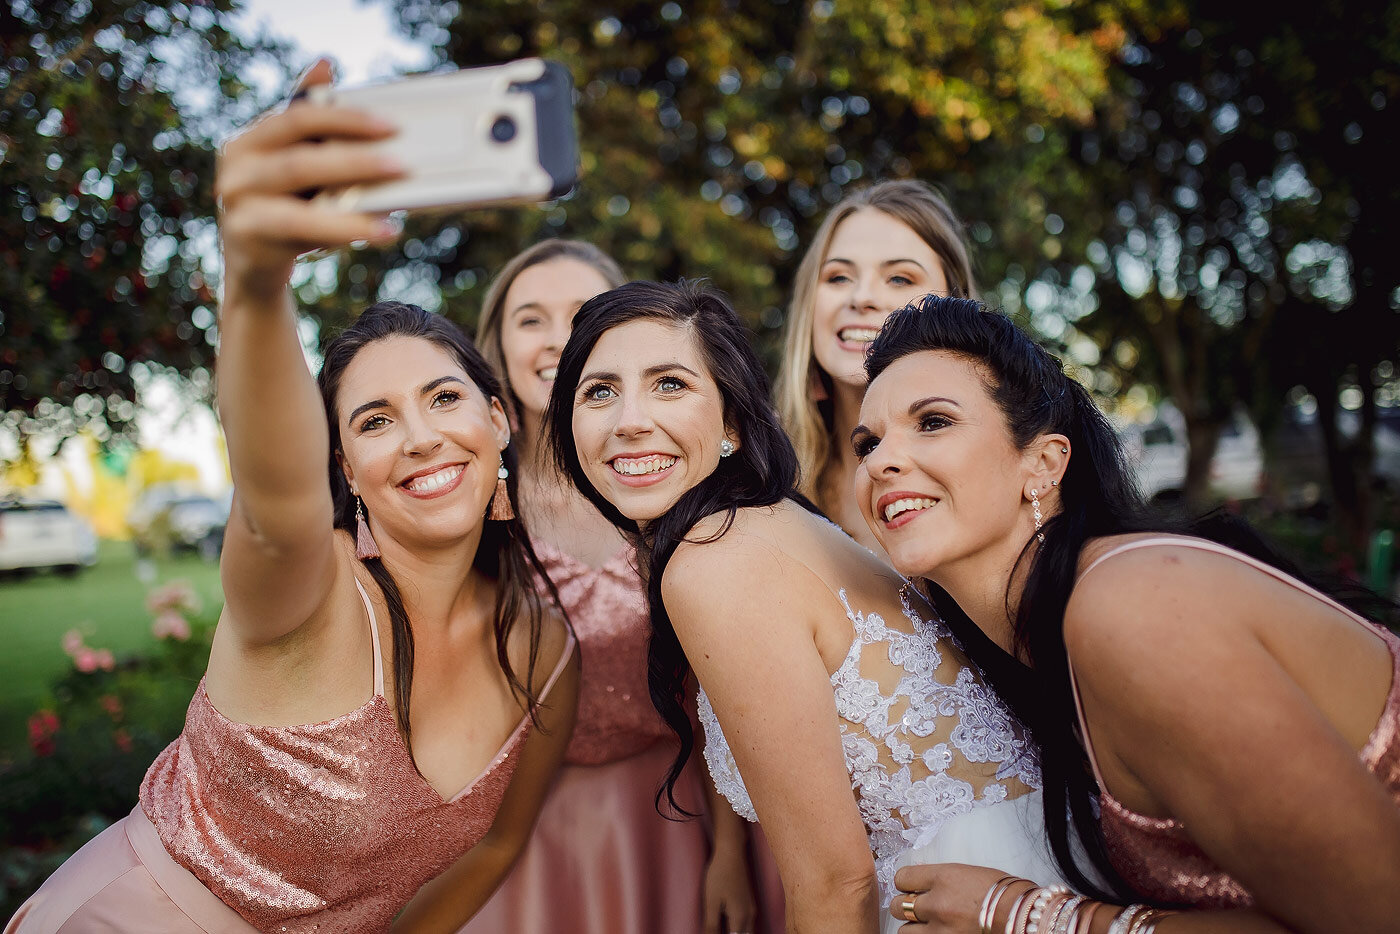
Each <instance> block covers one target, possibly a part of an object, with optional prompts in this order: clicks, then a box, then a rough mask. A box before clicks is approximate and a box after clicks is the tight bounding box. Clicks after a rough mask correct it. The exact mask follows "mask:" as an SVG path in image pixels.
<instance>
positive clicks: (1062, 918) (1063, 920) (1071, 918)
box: [1046, 895, 1089, 934]
mask: <svg viewBox="0 0 1400 934" xmlns="http://www.w3.org/2000/svg"><path fill="white" fill-rule="evenodd" d="M1088 900H1089V899H1088V898H1086V897H1085V896H1083V895H1075V896H1074V897H1072V898H1070V899H1069V900H1068V901H1066V902H1064V903H1063V904H1062V905H1060V910H1059V911H1057V912H1055V914H1054V916H1053V917H1052V918H1051V919H1050V924H1049V926H1048V927H1047V928H1046V934H1074V928H1075V926H1076V924H1077V922H1078V921H1079V906H1080V905H1082V904H1084V903H1085V902H1086V901H1088Z"/></svg>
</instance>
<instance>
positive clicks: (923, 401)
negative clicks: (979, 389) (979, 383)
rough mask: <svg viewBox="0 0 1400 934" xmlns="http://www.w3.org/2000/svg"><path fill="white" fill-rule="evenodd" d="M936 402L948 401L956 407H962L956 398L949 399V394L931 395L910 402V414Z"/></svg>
mask: <svg viewBox="0 0 1400 934" xmlns="http://www.w3.org/2000/svg"><path fill="white" fill-rule="evenodd" d="M935 402H946V403H948V404H949V405H951V406H952V407H953V408H955V409H960V408H962V406H961V405H958V402H957V400H956V399H949V398H948V397H947V396H929V397H928V398H926V399H920V400H919V401H917V402H913V403H910V405H909V414H910V415H913V414H914V413H915V412H917V411H919V409H922V408H923V407H924V406H926V405H932V404H933V403H935Z"/></svg>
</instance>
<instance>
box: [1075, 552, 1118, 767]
mask: <svg viewBox="0 0 1400 934" xmlns="http://www.w3.org/2000/svg"><path fill="white" fill-rule="evenodd" d="M1095 563H1097V562H1095ZM1065 662H1066V664H1067V665H1068V666H1069V688H1070V692H1071V693H1072V694H1073V695H1074V715H1075V716H1076V717H1078V718H1079V736H1080V738H1081V739H1082V740H1083V741H1084V752H1085V754H1086V755H1088V757H1089V768H1090V769H1092V770H1093V772H1094V781H1096V782H1098V784H1099V791H1100V792H1101V793H1104V794H1106V793H1107V792H1108V787H1107V786H1106V785H1104V783H1103V773H1102V772H1100V771H1099V760H1098V759H1095V758H1094V743H1093V741H1092V740H1090V739H1089V721H1088V720H1085V719H1084V703H1083V702H1082V701H1081V700H1080V699H1079V681H1078V679H1076V678H1075V677H1074V659H1072V658H1070V657H1069V649H1068V647H1066V649H1065Z"/></svg>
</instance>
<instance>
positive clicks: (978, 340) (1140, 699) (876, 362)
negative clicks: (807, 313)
mask: <svg viewBox="0 0 1400 934" xmlns="http://www.w3.org/2000/svg"><path fill="white" fill-rule="evenodd" d="M867 369H868V372H869V375H870V379H871V384H870V389H869V391H868V392H867V394H866V396H865V402H864V404H863V406H862V410H861V424H860V426H859V427H858V428H857V430H856V431H855V433H854V435H853V437H852V442H853V445H854V451H855V454H856V456H858V457H859V458H860V459H861V464H862V469H861V471H860V473H858V474H857V482H856V497H857V500H858V501H859V503H860V506H861V509H862V510H863V511H864V512H865V515H866V520H867V521H868V522H869V523H870V526H871V529H872V530H873V531H874V532H875V534H876V536H877V537H878V538H879V539H880V542H881V544H882V545H883V546H884V548H885V550H886V553H888V554H889V555H890V557H891V559H892V560H893V561H894V563H895V566H896V567H897V568H899V570H900V571H901V572H903V573H905V574H908V575H911V576H913V577H917V578H922V579H924V580H925V581H927V583H928V588H929V591H930V592H931V595H932V597H933V599H934V602H935V604H936V605H937V606H938V608H939V610H940V611H941V612H942V614H943V616H944V618H945V619H946V620H947V621H948V622H949V625H950V626H952V627H953V628H954V631H955V632H956V633H957V634H958V635H959V637H960V638H961V639H962V640H963V644H964V645H966V646H967V647H968V650H969V652H970V653H971V655H972V657H973V659H974V660H976V661H977V662H978V663H979V665H980V666H981V668H982V669H983V670H984V671H985V672H986V673H987V674H988V677H989V679H990V681H991V683H992V684H993V686H995V687H996V688H997V689H998V690H999V691H1000V693H1001V694H1002V696H1003V697H1004V698H1006V699H1007V701H1008V703H1010V705H1011V706H1012V708H1013V709H1014V710H1015V711H1016V712H1017V713H1018V714H1019V715H1020V716H1021V717H1022V719H1023V721H1024V722H1025V723H1026V725H1027V726H1028V727H1029V728H1030V730H1031V733H1032V737H1033V739H1034V740H1035V743H1036V746H1037V747H1038V749H1039V752H1040V757H1041V766H1042V770H1043V775H1044V782H1045V786H1044V788H1045V792H1044V793H1045V798H1044V807H1045V818H1046V825H1047V827H1048V828H1049V830H1050V833H1051V837H1052V843H1053V845H1054V851H1055V854H1056V857H1057V860H1058V862H1059V863H1060V866H1061V868H1062V870H1063V872H1064V874H1065V876H1066V877H1067V878H1069V879H1071V880H1073V881H1074V883H1075V884H1076V887H1078V888H1079V889H1080V890H1081V891H1086V892H1095V893H1097V895H1098V896H1099V897H1098V898H1096V899H1094V900H1080V899H1078V898H1077V897H1073V896H1071V895H1070V894H1069V893H1065V892H1056V891H1051V890H1049V889H1042V888H1038V887H1036V886H1034V885H1033V884H1032V883H1029V882H1025V881H1021V880H1017V879H1004V878H1002V877H1003V873H1001V872H999V871H994V870H989V869H978V868H972V867H970V866H918V867H912V868H908V869H905V870H903V871H902V872H901V873H900V875H899V877H898V880H897V881H898V884H899V885H900V887H901V888H902V889H903V890H905V891H907V892H911V893H914V894H913V895H900V896H896V899H895V903H894V904H893V905H892V906H891V911H897V912H899V913H901V914H902V913H904V911H905V906H906V904H907V906H908V909H909V914H912V915H913V916H915V917H917V918H918V919H919V923H917V924H913V925H911V926H910V927H909V928H908V930H909V931H911V932H921V934H922V932H940V934H942V932H959V934H974V932H977V931H978V930H979V921H980V929H981V930H983V931H986V930H995V931H1004V932H1008V934H1018V932H1025V931H1028V930H1038V931H1040V932H1045V931H1047V930H1052V931H1065V930H1079V931H1089V932H1092V934H1104V932H1106V931H1111V932H1113V934H1120V932H1127V931H1133V932H1147V931H1157V932H1160V934H1175V932H1183V934H1185V932H1191V931H1202V932H1207V931H1218V932H1225V931H1229V932H1255V931H1258V932H1266V931H1269V932H1272V931H1297V932H1316V934H1323V932H1329V934H1335V932H1342V931H1346V932H1348V934H1370V932H1375V934H1379V932H1383V931H1384V932H1394V931H1396V930H1400V927H1397V925H1400V920H1398V919H1400V885H1397V884H1396V882H1397V880H1400V677H1397V674H1400V639H1397V638H1396V637H1395V636H1394V635H1393V634H1391V633H1389V632H1387V631H1385V630H1384V629H1382V628H1380V627H1379V626H1377V625H1375V624H1373V623H1372V622H1370V621H1369V620H1367V619H1366V618H1364V617H1363V616H1361V615H1359V614H1358V613H1357V612H1355V610H1353V609H1350V608H1348V607H1347V606H1344V605H1342V604H1341V603H1339V602H1338V601H1337V600H1335V599H1333V598H1332V597H1329V596H1327V595H1326V594H1324V593H1322V592H1320V591H1318V590H1316V589H1315V588H1313V587H1311V586H1309V585H1308V584H1306V583H1304V582H1303V581H1301V580H1300V579H1299V578H1298V577H1297V576H1295V575H1294V574H1292V573H1290V572H1289V570H1288V569H1287V568H1286V567H1285V566H1282V565H1281V564H1280V562H1279V561H1278V559H1276V558H1274V557H1272V556H1270V555H1269V554H1268V552H1267V551H1266V550H1265V549H1264V548H1263V547H1262V543H1261V542H1259V540H1258V539H1257V538H1256V537H1254V536H1252V535H1250V534H1248V531H1247V529H1243V528H1236V529H1234V530H1233V532H1232V533H1231V534H1229V535H1225V534H1221V533H1224V532H1226V531H1230V527H1228V526H1219V527H1217V529H1216V530H1215V531H1212V529H1211V528H1208V527H1206V526H1197V527H1196V528H1194V529H1191V528H1186V529H1175V530H1173V529H1167V528H1166V527H1164V526H1161V525H1154V524H1153V523H1152V522H1150V521H1148V520H1146V519H1145V518H1144V512H1143V509H1142V505H1141V503H1140V502H1139V499H1138V497H1137V494H1136V492H1135V490H1134V488H1133V483H1132V481H1131V479H1130V476H1129V474H1128V473H1127V471H1126V470H1125V468H1124V462H1123V457H1122V453H1121V451H1120V448H1119V445H1118V441H1117V440H1116V438H1115V436H1114V434H1113V433H1112V431H1111V430H1110V429H1109V426H1108V424H1107V423H1106V421H1105V419H1104V418H1103V416H1102V414H1101V413H1100V412H1099V411H1098V409H1097V408H1096V407H1095V406H1094V404H1093V402H1092V400H1091V399H1090V398H1089V396H1088V395H1087V393H1086V392H1085V391H1084V390H1083V389H1082V388H1081V387H1080V386H1079V385H1078V384H1076V383H1075V382H1074V381H1072V380H1070V379H1069V378H1068V377H1066V376H1065V374H1064V373H1063V372H1062V371H1061V368H1060V365H1059V363H1058V362H1057V361H1056V360H1055V359H1054V358H1052V357H1051V356H1050V355H1048V354H1046V353H1045V352H1044V351H1042V350H1041V349H1040V348H1038V347H1037V346H1036V345H1035V344H1034V343H1033V342H1032V341H1031V340H1030V339H1029V338H1028V337H1027V336H1026V335H1025V334H1024V333H1022V332H1021V331H1019V330H1018V329H1017V328H1016V327H1015V325H1013V324H1012V323H1011V322H1010V321H1009V320H1008V319H1007V318H1005V317H1004V316H1002V315H999V314H994V313H989V312H987V311H985V310H984V309H983V308H982V307H981V306H980V305H978V304H977V303H975V302H969V301H963V300H956V299H943V298H929V299H925V300H923V301H922V302H921V303H919V304H917V305H915V306H911V307H910V308H908V309H906V310H904V311H901V312H899V313H897V314H896V315H894V316H893V317H892V318H891V319H890V321H889V322H888V323H887V324H886V325H885V328H884V330H883V331H882V332H881V334H880V336H879V338H878V339H877V340H876V341H875V343H874V345H873V346H872V348H871V352H870V356H869V358H868V361H867ZM1181 533H1186V534H1181ZM1203 535H1210V536H1212V537H1214V538H1215V539H1216V540H1211V538H1209V537H1202V536H1203ZM1231 546H1234V547H1231ZM1241 548H1243V549H1244V550H1243V551H1242V550H1239V549H1241ZM1066 812H1068V814H1069V818H1068V819H1067V818H1066V816H1065V815H1066ZM1077 852H1079V853H1082V855H1077ZM1096 879H1097V880H1103V882H1104V884H1102V885H1100V884H1098V883H1097V881H1096ZM1124 904H1127V905H1128V907H1121V906H1123V905H1124ZM1168 908H1176V909H1185V910H1183V911H1181V912H1180V913H1167V912H1166V911H1164V910H1163V909H1168ZM1032 909H1035V912H1033V911H1032ZM979 911H980V912H982V913H983V917H982V918H980V919H979ZM1033 914H1034V918H1033V917H1032V915H1033ZM988 916H994V917H991V920H990V921H989V920H988ZM1033 922H1034V923H1033Z"/></svg>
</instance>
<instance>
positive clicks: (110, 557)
mask: <svg viewBox="0 0 1400 934" xmlns="http://www.w3.org/2000/svg"><path fill="white" fill-rule="evenodd" d="M150 567H153V570H154V577H153V579H151V580H149V581H142V580H141V579H140V578H138V577H137V561H136V554H135V551H134V550H133V548H132V546H131V543H129V542H106V541H104V542H103V543H102V545H101V547H100V548H99V550H98V555H97V564H96V565H94V566H93V567H90V568H85V569H84V570H82V571H80V572H78V574H77V575H76V576H74V577H62V576H60V575H58V574H54V573H51V572H42V573H36V574H33V575H31V576H29V577H25V578H18V579H17V578H14V577H5V578H2V579H0V645H2V646H3V647H4V649H3V651H0V752H9V751H13V750H15V749H17V748H19V747H22V746H23V745H24V744H25V743H26V742H27V741H28V735H27V723H28V719H29V715H30V714H32V713H33V712H34V711H35V710H37V709H38V708H40V707H41V706H43V705H44V704H45V703H46V702H47V701H48V693H49V685H50V684H52V683H53V681H54V679H55V678H56V677H57V676H58V675H60V674H62V673H63V672H65V671H67V670H68V669H69V668H70V667H71V666H72V664H73V661H72V659H70V658H69V657H68V656H67V655H66V654H65V653H64V651H63V647H62V645H61V640H62V638H63V634H64V633H65V632H67V631H68V630H70V629H77V630H78V631H79V632H81V633H82V634H83V639H84V640H85V641H86V643H87V644H88V645H89V646H90V647H92V648H94V649H110V650H111V651H112V653H113V654H114V655H116V657H117V658H118V659H121V658H122V657H123V656H125V655H129V654H131V653H133V652H138V651H141V650H142V649H144V648H145V647H147V646H150V645H151V644H153V643H154V642H155V637H154V636H152V635H151V622H152V618H151V614H150V613H149V612H148V611H147V610H146V592H147V591H148V590H150V589H151V588H152V587H155V586H158V585H160V584H165V583H169V582H170V581H172V580H179V579H184V580H187V581H189V582H190V584H191V585H192V586H193V587H194V588H195V590H196V591H197V592H198V593H199V595H200V597H201V599H202V600H203V601H204V611H203V613H202V614H200V615H201V616H202V617H205V618H212V617H213V616H214V615H215V614H216V613H217V611H218V607H219V605H220V604H221V603H222V602H223V596H222V594H221V591H220V588H219V569H218V566H217V565H215V564H212V563H208V562H205V561H202V560H200V559H199V558H197V557H194V556H180V557H175V558H170V559H164V560H156V561H154V562H152V563H151V565H148V568H150Z"/></svg>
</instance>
